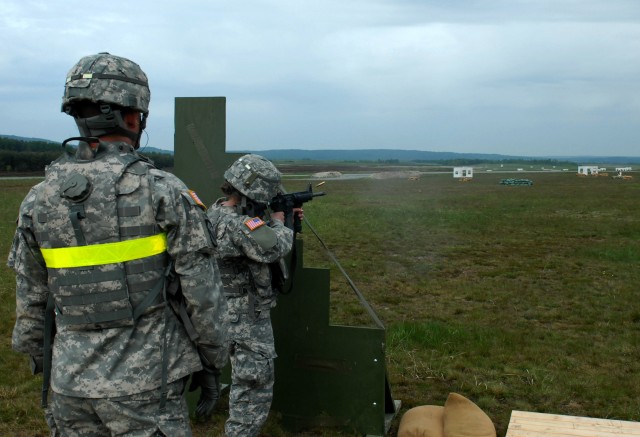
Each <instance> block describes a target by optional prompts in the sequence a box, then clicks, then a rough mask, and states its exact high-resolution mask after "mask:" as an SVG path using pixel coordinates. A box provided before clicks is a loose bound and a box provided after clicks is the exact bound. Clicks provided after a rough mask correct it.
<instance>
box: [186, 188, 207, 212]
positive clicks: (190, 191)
mask: <svg viewBox="0 0 640 437" xmlns="http://www.w3.org/2000/svg"><path fill="white" fill-rule="evenodd" d="M188 193H189V196H191V198H192V199H193V201H194V202H196V203H197V204H198V205H199V206H201V207H202V208H204V209H207V207H206V206H204V203H202V200H200V198H199V197H198V195H197V194H196V192H195V191H193V190H189V191H188Z"/></svg>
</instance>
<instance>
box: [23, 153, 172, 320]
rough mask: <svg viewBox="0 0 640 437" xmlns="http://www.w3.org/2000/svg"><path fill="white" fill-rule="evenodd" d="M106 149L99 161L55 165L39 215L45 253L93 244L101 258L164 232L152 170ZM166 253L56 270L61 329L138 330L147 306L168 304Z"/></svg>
mask: <svg viewBox="0 0 640 437" xmlns="http://www.w3.org/2000/svg"><path fill="white" fill-rule="evenodd" d="M105 146H106V147H105ZM101 147H105V148H106V150H100V151H99V152H98V154H97V156H96V158H95V159H92V160H86V161H85V160H79V159H76V158H75V157H73V156H70V155H64V156H62V157H61V158H59V159H58V160H56V161H55V162H54V163H52V164H51V165H50V166H49V167H48V169H47V172H46V175H45V181H44V185H45V188H44V189H42V190H40V191H39V194H38V197H37V198H36V202H35V206H34V217H33V219H34V228H35V230H36V239H37V240H38V243H39V245H40V247H41V248H42V249H44V250H43V253H44V252H45V251H46V250H47V249H56V248H74V247H78V246H87V247H90V248H91V249H94V251H93V252H94V253H98V255H99V253H100V250H101V248H102V247H107V246H109V244H106V243H118V242H121V241H125V240H126V241H127V242H132V243H134V244H135V242H134V241H133V240H135V239H138V238H142V237H149V236H154V235H157V234H158V229H157V226H156V224H155V216H154V212H153V207H152V199H151V187H150V186H149V178H148V177H147V172H148V170H149V164H147V163H145V162H144V161H142V158H140V157H139V156H137V155H134V154H131V153H121V152H119V151H118V146H117V145H115V144H106V145H104V144H101ZM129 240H131V241H129ZM141 241H142V240H141ZM94 245H95V246H94ZM100 245H105V246H100ZM91 246H92V247H91ZM116 248H118V246H116ZM159 252H160V253H157V254H155V255H151V256H143V257H141V258H139V259H135V260H132V261H126V262H111V263H100V262H99V261H98V262H97V263H93V264H94V265H91V263H90V262H89V261H87V265H77V264H76V265H74V266H73V267H62V268H59V267H55V268H52V267H50V266H49V265H48V274H49V284H48V285H49V290H50V292H51V293H52V296H53V298H54V302H55V309H56V324H58V325H61V326H66V327H68V328H69V329H104V328H114V327H120V326H131V325H133V323H134V320H135V318H136V317H137V316H139V315H140V314H141V313H142V312H144V311H145V310H146V309H147V308H149V307H150V306H152V305H157V304H160V303H162V302H163V300H162V293H159V292H158V290H159V289H161V288H162V285H163V284H164V283H163V281H164V271H165V268H166V266H167V263H168V260H167V254H166V251H165V250H164V247H162V248H161V250H160V251H159ZM97 258H98V259H99V258H100V256H98V257H97ZM48 264H49V263H48ZM80 264H82V263H80Z"/></svg>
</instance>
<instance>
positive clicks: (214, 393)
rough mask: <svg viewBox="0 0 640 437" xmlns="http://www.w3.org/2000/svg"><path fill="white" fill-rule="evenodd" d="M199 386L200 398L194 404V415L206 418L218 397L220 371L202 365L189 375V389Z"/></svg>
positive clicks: (192, 389) (211, 411) (195, 388)
mask: <svg viewBox="0 0 640 437" xmlns="http://www.w3.org/2000/svg"><path fill="white" fill-rule="evenodd" d="M198 387H200V399H198V404H197V405H196V417H198V418H201V419H207V418H209V416H211V413H213V409H214V407H215V406H216V403H217V402H218V399H219V398H220V371H219V370H218V369H216V368H214V367H209V368H207V367H204V368H203V369H202V370H200V371H198V372H196V373H194V374H193V375H191V384H190V385H189V391H194V390H197V389H198Z"/></svg>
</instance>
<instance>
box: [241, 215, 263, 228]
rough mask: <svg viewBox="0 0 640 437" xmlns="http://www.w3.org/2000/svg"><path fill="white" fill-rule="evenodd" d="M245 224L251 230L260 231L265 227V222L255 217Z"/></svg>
mask: <svg viewBox="0 0 640 437" xmlns="http://www.w3.org/2000/svg"><path fill="white" fill-rule="evenodd" d="M244 224H245V225H246V226H247V227H248V228H249V229H250V230H252V231H253V230H255V229H258V228H259V227H260V226H262V225H264V222H263V221H262V220H261V219H260V217H254V218H252V219H249V220H247V221H246V222H244Z"/></svg>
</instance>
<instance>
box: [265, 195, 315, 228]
mask: <svg viewBox="0 0 640 437" xmlns="http://www.w3.org/2000/svg"><path fill="white" fill-rule="evenodd" d="M325 194H326V193H325V192H324V191H319V192H317V193H314V192H313V189H312V188H311V184H309V188H307V191H297V192H295V193H287V194H278V195H277V196H275V197H274V198H273V199H271V202H270V203H269V206H270V207H271V210H272V211H275V212H278V211H283V212H284V216H285V221H284V224H285V226H286V227H288V228H289V229H293V231H294V232H302V223H301V222H300V217H298V214H294V212H293V209H294V208H302V204H303V203H306V202H309V201H310V200H313V198H314V197H319V196H324V195H325Z"/></svg>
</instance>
